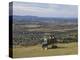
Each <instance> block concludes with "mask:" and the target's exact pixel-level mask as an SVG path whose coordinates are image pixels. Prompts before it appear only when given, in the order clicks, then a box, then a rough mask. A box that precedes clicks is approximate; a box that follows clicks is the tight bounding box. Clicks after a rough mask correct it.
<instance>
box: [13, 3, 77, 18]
mask: <svg viewBox="0 0 80 60" xmlns="http://www.w3.org/2000/svg"><path fill="white" fill-rule="evenodd" d="M13 15H20V16H24V15H26V16H27V15H31V16H40V17H67V18H68V17H71V18H72V17H77V16H78V6H76V5H61V4H47V3H45V4H43V3H25V2H14V3H13Z"/></svg>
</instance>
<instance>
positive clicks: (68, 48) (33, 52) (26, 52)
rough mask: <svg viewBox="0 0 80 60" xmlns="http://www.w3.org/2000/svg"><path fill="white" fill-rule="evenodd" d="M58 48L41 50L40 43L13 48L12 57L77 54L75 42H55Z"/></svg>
mask: <svg viewBox="0 0 80 60" xmlns="http://www.w3.org/2000/svg"><path fill="white" fill-rule="evenodd" d="M57 46H58V48H54V49H48V50H43V49H42V48H41V45H37V46H31V47H20V48H13V58H21V57H40V56H56V55H72V54H78V46H77V43H67V44H63V43H62V44H57Z"/></svg>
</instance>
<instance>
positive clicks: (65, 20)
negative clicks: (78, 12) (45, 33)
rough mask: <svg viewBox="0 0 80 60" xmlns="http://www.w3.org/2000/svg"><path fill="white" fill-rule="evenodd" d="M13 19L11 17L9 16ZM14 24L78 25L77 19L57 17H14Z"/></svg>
mask: <svg viewBox="0 0 80 60" xmlns="http://www.w3.org/2000/svg"><path fill="white" fill-rule="evenodd" d="M9 17H11V16H9ZM13 20H14V22H34V21H35V22H37V21H38V22H45V23H55V24H62V23H63V24H77V22H78V19H77V18H74V17H73V18H64V17H63V18H59V17H58V18H57V17H38V16H16V15H14V16H13Z"/></svg>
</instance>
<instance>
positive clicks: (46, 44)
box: [42, 37, 48, 50]
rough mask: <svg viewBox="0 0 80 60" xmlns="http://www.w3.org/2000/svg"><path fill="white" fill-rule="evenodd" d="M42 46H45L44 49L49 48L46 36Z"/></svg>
mask: <svg viewBox="0 0 80 60" xmlns="http://www.w3.org/2000/svg"><path fill="white" fill-rule="evenodd" d="M42 48H43V50H44V49H46V50H47V48H48V41H47V38H46V37H44V39H43V42H42Z"/></svg>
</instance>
